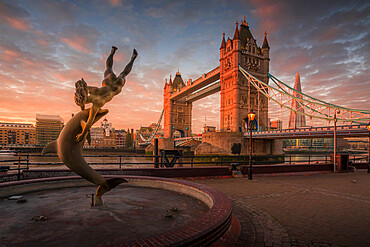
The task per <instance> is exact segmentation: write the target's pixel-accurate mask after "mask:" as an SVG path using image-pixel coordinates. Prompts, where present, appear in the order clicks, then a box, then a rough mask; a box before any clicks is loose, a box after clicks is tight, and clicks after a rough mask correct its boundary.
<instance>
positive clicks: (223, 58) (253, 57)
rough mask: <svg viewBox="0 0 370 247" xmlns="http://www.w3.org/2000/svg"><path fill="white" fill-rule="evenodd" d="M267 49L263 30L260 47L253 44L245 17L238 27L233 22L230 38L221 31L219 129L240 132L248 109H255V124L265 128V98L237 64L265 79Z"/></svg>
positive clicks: (267, 60)
mask: <svg viewBox="0 0 370 247" xmlns="http://www.w3.org/2000/svg"><path fill="white" fill-rule="evenodd" d="M269 51H270V47H269V44H268V42H267V37H266V32H265V38H264V41H263V44H262V47H259V46H257V43H256V40H255V39H254V38H253V35H252V33H251V31H250V30H249V26H248V23H247V22H246V21H245V17H244V20H242V21H241V24H240V28H239V27H238V22H236V28H235V33H234V37H233V39H230V38H228V39H227V41H226V40H225V33H223V38H222V42H221V47H220V83H221V109H220V111H221V114H220V126H221V130H222V131H230V132H240V131H241V130H242V126H243V125H244V124H243V120H244V118H246V117H247V114H248V112H249V111H250V110H253V111H254V112H255V113H256V119H257V121H258V125H259V128H260V129H261V130H265V129H267V126H268V115H267V114H268V99H267V98H266V97H265V96H264V95H263V94H261V93H259V92H258V90H257V89H256V88H254V87H253V86H252V85H250V84H249V83H248V82H247V79H246V78H245V77H244V76H243V75H242V74H241V72H240V71H239V68H238V66H239V65H240V66H241V67H243V68H244V69H245V70H247V71H248V72H249V73H251V74H252V75H253V76H255V77H256V78H258V79H259V80H261V81H263V82H265V83H268V76H267V73H268V72H269V61H270V58H269V57H270V56H269Z"/></svg>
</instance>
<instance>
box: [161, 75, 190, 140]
mask: <svg viewBox="0 0 370 247" xmlns="http://www.w3.org/2000/svg"><path fill="white" fill-rule="evenodd" d="M183 87H185V83H184V81H183V80H182V78H181V73H180V72H179V71H178V72H177V73H176V76H175V78H174V80H173V81H172V78H171V76H170V80H169V82H168V83H167V79H166V80H165V86H164V94H163V109H164V116H163V118H164V119H163V121H164V138H173V134H174V132H175V131H179V132H180V134H181V137H189V136H191V111H192V103H191V102H185V101H184V100H183V99H179V100H171V94H173V93H175V92H177V91H179V90H181V88H183Z"/></svg>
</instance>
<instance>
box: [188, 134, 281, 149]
mask: <svg viewBox="0 0 370 247" xmlns="http://www.w3.org/2000/svg"><path fill="white" fill-rule="evenodd" d="M235 144H241V150H240V151H241V152H240V154H241V155H248V154H249V139H248V138H244V137H243V133H242V132H207V133H203V136H202V144H201V145H199V146H198V147H197V148H196V149H195V155H200V154H215V153H217V154H232V152H231V148H232V147H233V146H234V145H235ZM252 148H253V151H252V153H253V154H254V155H281V154H284V152H283V142H282V140H271V139H252Z"/></svg>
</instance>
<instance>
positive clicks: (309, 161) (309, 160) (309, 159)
mask: <svg viewBox="0 0 370 247" xmlns="http://www.w3.org/2000/svg"><path fill="white" fill-rule="evenodd" d="M308 164H309V165H310V164H311V156H308Z"/></svg>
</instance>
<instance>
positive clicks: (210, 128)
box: [203, 125, 216, 132]
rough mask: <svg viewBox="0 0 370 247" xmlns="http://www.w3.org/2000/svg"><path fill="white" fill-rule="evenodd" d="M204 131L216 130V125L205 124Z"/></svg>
mask: <svg viewBox="0 0 370 247" xmlns="http://www.w3.org/2000/svg"><path fill="white" fill-rule="evenodd" d="M203 130H204V132H216V127H214V126H207V125H206V126H204V128H203Z"/></svg>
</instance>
